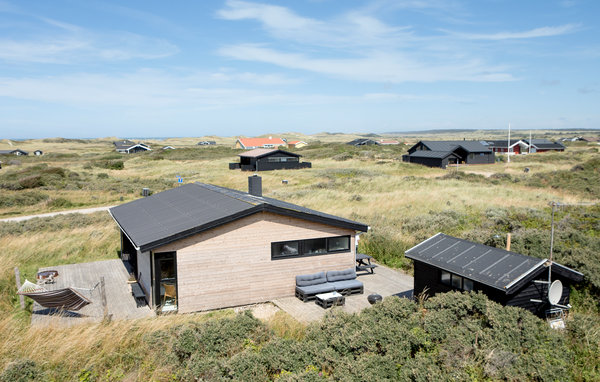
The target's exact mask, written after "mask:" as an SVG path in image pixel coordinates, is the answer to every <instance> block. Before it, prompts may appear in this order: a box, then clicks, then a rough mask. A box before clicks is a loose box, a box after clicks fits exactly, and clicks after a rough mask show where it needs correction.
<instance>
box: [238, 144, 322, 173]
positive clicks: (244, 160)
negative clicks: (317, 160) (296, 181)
mask: <svg viewBox="0 0 600 382" xmlns="http://www.w3.org/2000/svg"><path fill="white" fill-rule="evenodd" d="M301 156H302V155H300V154H295V153H291V152H289V151H283V150H279V149H254V150H250V151H246V152H244V153H242V154H239V157H240V162H239V163H229V169H230V170H235V169H238V168H240V169H242V171H270V170H287V169H299V168H311V166H312V164H311V163H310V162H300V157H301Z"/></svg>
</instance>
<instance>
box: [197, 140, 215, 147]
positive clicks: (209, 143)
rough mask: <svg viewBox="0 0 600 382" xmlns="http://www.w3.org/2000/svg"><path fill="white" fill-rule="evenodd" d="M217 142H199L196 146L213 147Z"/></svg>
mask: <svg viewBox="0 0 600 382" xmlns="http://www.w3.org/2000/svg"><path fill="white" fill-rule="evenodd" d="M216 144H217V142H215V141H200V142H198V143H197V145H198V146H214V145H216Z"/></svg>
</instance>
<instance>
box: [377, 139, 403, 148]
mask: <svg viewBox="0 0 600 382" xmlns="http://www.w3.org/2000/svg"><path fill="white" fill-rule="evenodd" d="M379 144H380V145H382V146H388V145H399V144H400V141H397V140H395V139H380V140H379Z"/></svg>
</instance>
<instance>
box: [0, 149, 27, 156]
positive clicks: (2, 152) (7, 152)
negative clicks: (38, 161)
mask: <svg viewBox="0 0 600 382" xmlns="http://www.w3.org/2000/svg"><path fill="white" fill-rule="evenodd" d="M16 152H20V153H22V154H23V155H27V154H29V152H27V151H25V150H21V149H13V150H0V155H3V154H14V153H16Z"/></svg>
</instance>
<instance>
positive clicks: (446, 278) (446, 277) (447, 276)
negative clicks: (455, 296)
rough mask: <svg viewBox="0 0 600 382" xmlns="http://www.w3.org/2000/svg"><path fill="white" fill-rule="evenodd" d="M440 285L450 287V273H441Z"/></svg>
mask: <svg viewBox="0 0 600 382" xmlns="http://www.w3.org/2000/svg"><path fill="white" fill-rule="evenodd" d="M442 284H445V285H450V273H449V272H446V271H442Z"/></svg>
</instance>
